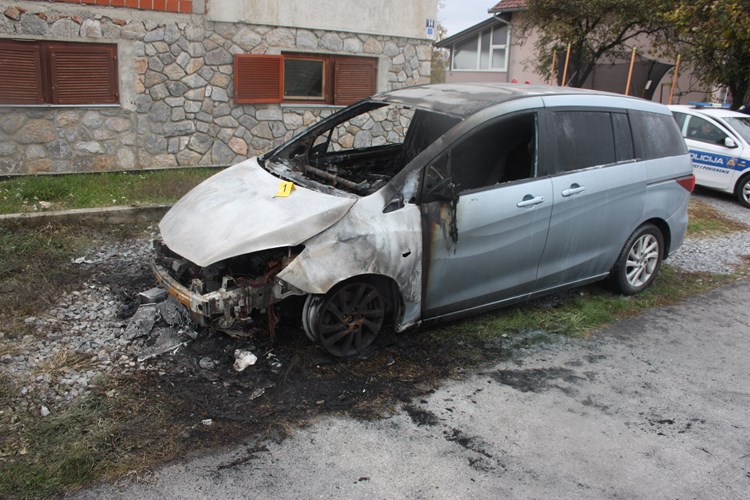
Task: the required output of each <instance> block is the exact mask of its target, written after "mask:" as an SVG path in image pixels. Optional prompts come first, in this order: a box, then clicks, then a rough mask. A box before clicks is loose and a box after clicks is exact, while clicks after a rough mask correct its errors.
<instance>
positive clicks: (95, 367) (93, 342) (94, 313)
mask: <svg viewBox="0 0 750 500" xmlns="http://www.w3.org/2000/svg"><path fill="white" fill-rule="evenodd" d="M695 196H696V197H697V198H699V199H700V200H701V201H704V202H706V203H709V204H711V205H712V206H714V207H716V208H717V209H719V210H720V211H722V212H723V213H725V214H726V215H727V216H729V217H731V218H733V219H736V220H738V221H740V222H743V223H746V224H748V226H749V227H750V209H746V208H744V207H742V206H740V205H739V204H738V203H736V202H735V201H734V199H733V198H731V197H722V196H721V195H715V194H712V193H697V194H696V195H695ZM150 241H151V238H150V237H143V238H139V239H135V240H130V241H126V242H114V243H108V244H105V245H103V246H101V247H100V248H98V249H95V250H94V251H92V252H90V253H89V254H87V255H84V256H81V257H78V258H76V259H74V261H73V262H74V263H75V265H81V266H96V269H97V270H98V273H94V275H95V276H97V278H96V279H94V280H92V282H90V283H82V284H81V287H80V288H79V289H78V290H75V291H73V292H71V293H69V294H67V295H65V296H63V297H61V298H60V300H59V302H58V303H57V304H55V306H54V307H52V308H51V309H49V310H48V311H46V312H45V313H44V314H42V315H39V316H38V317H28V318H25V320H24V322H25V323H26V324H27V325H30V326H33V327H34V328H35V330H36V332H35V335H26V336H24V337H23V338H21V339H17V338H11V337H13V336H9V335H6V334H0V352H6V354H3V355H2V356H0V372H4V373H5V374H6V375H8V376H9V377H10V379H11V380H13V381H14V383H15V385H16V387H17V388H18V391H19V396H21V399H22V401H25V403H26V405H27V406H28V407H29V409H30V410H33V411H35V412H37V413H38V414H40V415H42V416H46V415H48V414H49V413H50V412H54V411H55V408H56V407H57V406H58V405H64V404H68V403H70V402H71V401H74V400H76V399H78V398H80V397H82V396H85V395H87V394H89V393H90V392H91V387H92V385H94V384H96V383H97V378H98V377H100V376H102V375H104V376H106V375H117V376H122V375H128V374H131V373H134V372H135V371H138V370H157V371H162V370H163V369H165V367H164V365H162V364H161V363H162V361H161V359H162V358H160V357H154V358H152V359H149V360H148V361H144V362H139V361H138V357H139V355H141V354H142V353H143V352H144V350H145V349H147V348H148V343H149V341H151V342H153V339H150V340H149V338H147V337H137V338H133V339H128V338H127V336H126V335H124V333H125V330H126V327H127V325H128V322H129V320H130V318H131V317H132V316H133V314H134V313H135V311H136V307H137V305H138V302H137V300H136V296H137V294H138V293H139V292H141V291H143V290H145V289H147V288H149V287H150V286H151V285H150V284H149V283H150V281H149V280H150V276H149V271H148V269H147V266H146V263H147V261H148V258H149V255H150V252H151V243H150ZM748 249H750V230H748V231H743V232H737V233H733V234H730V235H727V236H720V237H714V238H700V239H687V240H686V241H685V242H684V244H683V245H682V247H681V248H680V249H679V250H678V251H676V252H675V253H674V254H673V255H672V256H671V257H670V258H669V261H668V262H669V264H671V265H674V266H678V267H680V268H683V269H686V270H692V271H704V272H709V273H729V272H731V271H732V270H733V268H734V266H737V265H738V264H740V263H741V262H742V260H741V257H740V256H741V255H742V254H743V253H748ZM124 276H128V277H132V276H137V279H134V280H133V279H130V280H123V283H124V284H120V283H119V282H118V277H124ZM125 281H127V282H125ZM132 283H141V284H143V288H142V289H134V290H128V289H127V287H128V286H131V287H132V286H134V285H132ZM200 363H201V366H204V365H208V364H210V363H212V361H211V360H210V359H208V358H206V359H201V360H200Z"/></svg>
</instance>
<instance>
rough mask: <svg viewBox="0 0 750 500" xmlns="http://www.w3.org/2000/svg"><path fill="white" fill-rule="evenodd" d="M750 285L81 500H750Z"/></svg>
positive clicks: (94, 492)
mask: <svg viewBox="0 0 750 500" xmlns="http://www.w3.org/2000/svg"><path fill="white" fill-rule="evenodd" d="M748 304H750V281H744V282H742V283H740V284H737V285H732V286H729V287H726V288H723V289H721V290H717V291H714V292H712V293H709V294H707V295H703V296H699V297H695V298H693V299H691V300H689V301H687V302H685V303H683V304H680V305H678V306H674V307H667V308H663V309H658V310H653V311H651V312H649V313H646V314H644V315H642V316H639V317H637V318H631V319H628V320H625V321H621V322H619V323H617V324H615V325H612V326H611V327H609V328H606V329H603V330H601V331H598V332H596V333H595V334H594V335H593V337H592V339H590V340H587V341H577V340H571V341H568V342H565V343H563V344H559V345H556V346H554V347H551V348H547V349H543V350H539V351H536V352H532V353H530V354H528V355H527V356H525V357H517V358H515V359H512V360H509V361H506V362H502V363H499V364H497V365H496V366H494V367H491V368H488V369H486V370H485V371H482V372H480V373H476V374H472V375H471V376H467V377H466V378H465V379H464V380H459V381H449V382H446V383H445V385H444V386H442V387H441V388H439V389H438V390H436V391H435V392H434V393H433V394H431V395H430V397H429V398H427V399H424V400H421V401H414V402H412V403H411V404H410V405H405V406H404V408H403V410H402V411H400V412H399V413H398V414H396V415H393V416H389V417H386V418H383V419H382V420H378V421H371V422H361V421H355V420H350V419H346V418H327V419H324V420H321V421H319V422H317V423H316V424H314V425H312V426H310V427H309V428H307V429H302V430H298V431H297V432H296V433H295V435H294V436H293V437H292V438H290V439H288V440H286V441H284V442H282V443H265V444H263V445H261V446H259V445H258V444H257V443H256V444H250V445H243V446H238V447H237V448H236V449H232V450H228V451H226V452H224V453H220V454H214V455H211V456H205V457H201V458H197V459H191V460H189V461H185V462H182V463H177V464H173V465H169V466H166V467H164V468H163V469H161V470H159V471H157V472H156V473H155V474H154V475H153V476H152V477H149V478H147V480H146V481H145V482H130V483H127V484H120V485H115V486H104V487H100V488H97V489H93V490H89V491H85V492H81V493H80V494H79V497H80V498H101V497H108V498H158V497H161V498H514V497H520V498H561V497H564V498H574V497H575V498H679V499H688V498H725V499H728V498H750V314H748Z"/></svg>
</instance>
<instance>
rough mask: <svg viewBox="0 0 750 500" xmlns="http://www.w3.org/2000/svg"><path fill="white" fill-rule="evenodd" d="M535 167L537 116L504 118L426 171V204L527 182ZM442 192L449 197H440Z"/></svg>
mask: <svg viewBox="0 0 750 500" xmlns="http://www.w3.org/2000/svg"><path fill="white" fill-rule="evenodd" d="M536 163H537V144H536V115H535V114H534V113H521V114H517V115H514V116H510V117H506V118H503V119H501V120H499V121H496V122H495V123H492V124H490V125H488V126H486V127H482V128H480V129H479V130H477V131H473V132H470V133H469V134H468V135H467V137H466V138H464V139H462V140H461V141H459V142H458V144H457V145H456V146H455V147H452V148H450V149H449V150H448V152H447V153H445V154H444V155H443V156H441V157H440V158H439V159H438V160H437V161H436V162H435V163H433V164H432V165H431V166H430V167H429V168H428V170H427V175H426V176H425V192H426V193H428V195H427V199H426V200H425V201H431V200H434V199H437V200H444V199H449V198H451V197H452V196H453V195H452V194H450V193H454V192H461V191H469V190H474V189H481V188H486V187H490V186H494V185H496V184H502V183H505V182H513V181H517V180H521V179H530V178H532V177H534V176H535V175H536ZM443 190H449V191H450V193H448V191H446V193H441V191H443ZM444 195H445V196H444Z"/></svg>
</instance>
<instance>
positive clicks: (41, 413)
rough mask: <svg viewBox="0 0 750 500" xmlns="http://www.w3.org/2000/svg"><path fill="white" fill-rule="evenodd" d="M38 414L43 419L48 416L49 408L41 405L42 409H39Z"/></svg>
mask: <svg viewBox="0 0 750 500" xmlns="http://www.w3.org/2000/svg"><path fill="white" fill-rule="evenodd" d="M39 414H40V415H41V416H43V417H46V416H48V415H49V414H50V411H49V408H47V407H46V406H44V405H42V407H41V408H40V409H39Z"/></svg>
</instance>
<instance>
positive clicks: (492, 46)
mask: <svg viewBox="0 0 750 500" xmlns="http://www.w3.org/2000/svg"><path fill="white" fill-rule="evenodd" d="M503 27H504V28H506V31H505V40H504V41H503V43H496V40H495V30H496V29H498V28H503ZM510 32H511V26H510V25H507V24H495V25H493V26H491V27H489V28H485V29H483V30H481V31H479V32H477V33H475V34H473V35H471V37H466V38H464V39H463V40H459V41H457V42H455V43H453V45H451V71H458V72H462V71H470V72H487V73H506V72H507V71H508V47H510ZM487 34H488V35H489V38H490V39H489V46H488V48H487V56H488V67H487V68H482V67H481V66H482V63H481V61H482V39H483V38H484V37H485V36H487ZM472 38H473V39H475V40H476V53H477V55H476V61H475V64H474V68H456V46H457V45H459V44H464V43H466V42H467V41H468V40H471V39H472ZM500 50H502V51H505V57H504V58H503V63H504V64H503V66H502V67H499V68H496V67H494V66H492V62H493V60H494V54H495V51H500Z"/></svg>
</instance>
